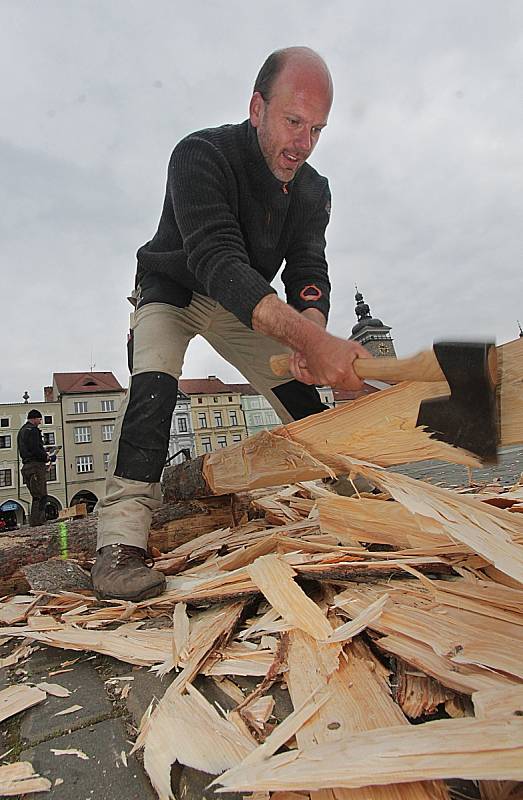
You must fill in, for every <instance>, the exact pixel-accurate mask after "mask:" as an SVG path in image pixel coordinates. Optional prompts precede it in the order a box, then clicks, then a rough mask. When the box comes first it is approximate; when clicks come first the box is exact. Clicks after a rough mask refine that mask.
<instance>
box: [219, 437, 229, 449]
mask: <svg viewBox="0 0 523 800" xmlns="http://www.w3.org/2000/svg"><path fill="white" fill-rule="evenodd" d="M218 447H227V437H226V436H218Z"/></svg>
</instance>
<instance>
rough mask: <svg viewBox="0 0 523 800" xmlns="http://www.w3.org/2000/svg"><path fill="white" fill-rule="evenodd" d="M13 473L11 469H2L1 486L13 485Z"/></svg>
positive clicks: (0, 473) (0, 470) (0, 471)
mask: <svg viewBox="0 0 523 800" xmlns="http://www.w3.org/2000/svg"><path fill="white" fill-rule="evenodd" d="M12 475H13V474H12V472H11V470H10V469H0V486H12V483H13V477H12Z"/></svg>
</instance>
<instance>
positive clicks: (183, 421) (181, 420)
mask: <svg viewBox="0 0 523 800" xmlns="http://www.w3.org/2000/svg"><path fill="white" fill-rule="evenodd" d="M188 430H189V423H188V420H187V417H178V432H179V433H187V431H188Z"/></svg>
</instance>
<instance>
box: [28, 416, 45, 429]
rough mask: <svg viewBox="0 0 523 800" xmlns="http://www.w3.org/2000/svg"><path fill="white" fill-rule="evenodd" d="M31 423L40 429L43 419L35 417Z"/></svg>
mask: <svg viewBox="0 0 523 800" xmlns="http://www.w3.org/2000/svg"><path fill="white" fill-rule="evenodd" d="M29 422H32V423H33V425H34V426H35V427H38V425H41V424H42V417H33V419H30V420H29Z"/></svg>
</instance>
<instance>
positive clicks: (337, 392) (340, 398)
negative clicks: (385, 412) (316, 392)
mask: <svg viewBox="0 0 523 800" xmlns="http://www.w3.org/2000/svg"><path fill="white" fill-rule="evenodd" d="M379 391H380V390H379V389H378V388H376V386H371V385H370V384H369V383H364V384H363V389H357V390H356V391H354V390H350V389H333V390H332V394H333V395H334V402H335V403H342V402H344V401H347V400H357V399H358V398H359V397H365V396H366V395H368V394H374V392H379Z"/></svg>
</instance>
